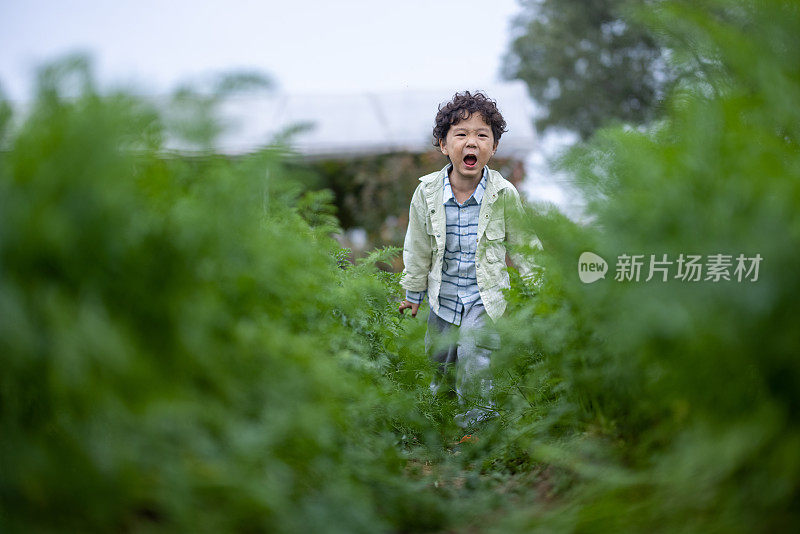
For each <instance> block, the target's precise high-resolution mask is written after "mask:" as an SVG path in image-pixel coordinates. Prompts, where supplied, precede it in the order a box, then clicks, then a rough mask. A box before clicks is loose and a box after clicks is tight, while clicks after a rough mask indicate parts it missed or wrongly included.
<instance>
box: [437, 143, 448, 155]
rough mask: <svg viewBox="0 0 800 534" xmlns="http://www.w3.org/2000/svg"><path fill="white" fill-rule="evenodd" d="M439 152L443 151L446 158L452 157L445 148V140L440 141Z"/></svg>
mask: <svg viewBox="0 0 800 534" xmlns="http://www.w3.org/2000/svg"><path fill="white" fill-rule="evenodd" d="M439 150H441V151H442V154H444V155H445V156H449V155H450V154H448V153H447V149H446V148H445V147H444V139H439Z"/></svg>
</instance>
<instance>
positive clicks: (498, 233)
mask: <svg viewBox="0 0 800 534" xmlns="http://www.w3.org/2000/svg"><path fill="white" fill-rule="evenodd" d="M485 237H486V239H485V243H486V261H488V262H489V263H499V262H505V260H506V247H505V237H506V221H505V219H502V218H501V219H492V220H491V221H489V224H488V225H486V233H485Z"/></svg>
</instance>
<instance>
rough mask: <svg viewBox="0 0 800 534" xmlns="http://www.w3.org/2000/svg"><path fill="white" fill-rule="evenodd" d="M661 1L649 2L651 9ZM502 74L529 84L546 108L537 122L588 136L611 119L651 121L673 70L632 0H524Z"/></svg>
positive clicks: (631, 121) (630, 121) (532, 93)
mask: <svg viewBox="0 0 800 534" xmlns="http://www.w3.org/2000/svg"><path fill="white" fill-rule="evenodd" d="M658 3H659V2H658V1H656V2H646V3H645V4H646V8H647V9H650V8H651V6H652V5H653V4H658ZM522 4H523V9H524V11H523V12H522V14H521V15H519V16H518V18H517V19H516V21H515V27H516V32H517V37H516V38H515V39H514V40H513V41H512V43H511V47H510V50H509V51H508V53H507V55H506V57H505V64H504V73H505V76H506V77H507V78H509V79H520V80H522V81H524V82H525V83H526V84H527V85H528V89H529V91H530V94H531V96H532V97H533V98H534V100H535V101H536V102H537V103H539V104H540V105H541V106H542V107H543V108H544V109H543V112H542V115H541V116H539V117H538V118H537V120H536V125H537V127H538V128H540V129H542V130H544V129H546V128H549V127H560V128H564V129H567V130H570V131H574V132H576V133H578V134H580V136H581V137H582V138H583V139H587V138H588V137H589V136H590V135H591V134H592V132H594V131H595V130H596V129H598V128H600V127H601V126H604V125H606V124H607V123H609V122H612V121H617V122H624V123H632V124H641V123H646V122H648V121H649V120H651V119H652V118H653V117H654V116H655V113H656V111H657V109H658V106H659V102H660V99H661V98H662V97H663V95H664V93H665V91H666V90H667V88H668V87H669V86H670V84H671V83H672V80H673V78H674V77H675V73H674V72H673V71H672V70H671V69H669V68H668V65H667V63H666V61H665V55H664V51H663V50H662V48H661V47H660V45H659V43H657V41H656V40H655V39H654V38H653V34H652V33H650V32H647V31H646V30H645V29H644V28H642V26H641V24H638V23H637V21H636V19H635V18H633V17H631V16H630V14H629V13H628V11H629V10H630V9H631V8H632V7H641V3H640V2H632V1H631V0H591V1H585V0H527V1H524V2H522Z"/></svg>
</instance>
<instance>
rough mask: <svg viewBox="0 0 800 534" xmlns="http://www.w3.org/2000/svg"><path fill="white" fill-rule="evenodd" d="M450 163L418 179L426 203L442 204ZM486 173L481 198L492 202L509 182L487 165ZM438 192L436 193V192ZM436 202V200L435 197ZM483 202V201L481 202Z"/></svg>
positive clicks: (432, 204)
mask: <svg viewBox="0 0 800 534" xmlns="http://www.w3.org/2000/svg"><path fill="white" fill-rule="evenodd" d="M449 166H450V165H449V164H448V165H445V166H444V167H442V169H441V170H440V171H439V172H433V173H431V174H426V175H425V176H423V177H422V178H420V179H419V180H420V181H421V182H422V183H423V184H425V198H426V199H427V200H428V205H431V206H435V205H440V204H442V190H443V188H444V176H445V174H446V173H447V168H448V167H449ZM487 170H488V173H487V175H486V191H484V192H483V198H484V200H485V201H486V202H487V203H490V204H491V203H493V202H494V201H495V200H496V199H497V193H499V192H500V191H502V190H503V189H507V188H508V187H510V184H509V183H508V182H507V181H506V180H503V179H502V176H500V173H499V172H497V171H493V170H492V169H489V168H488V167H487ZM437 193H438V194H437ZM437 196H438V197H439V198H438V202H437V198H436V197H437ZM481 204H483V202H481Z"/></svg>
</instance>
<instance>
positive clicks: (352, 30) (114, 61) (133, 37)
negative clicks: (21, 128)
mask: <svg viewBox="0 0 800 534" xmlns="http://www.w3.org/2000/svg"><path fill="white" fill-rule="evenodd" d="M519 11H520V7H519V6H518V5H517V3H516V1H515V0H493V1H492V2H487V1H486V0H405V1H398V0H394V1H391V2H389V1H376V0H339V1H334V2H326V1H322V0H319V1H312V0H281V1H261V2H258V1H244V0H226V1H218V0H210V1H209V0H205V1H200V2H198V1H188V0H172V1H169V0H161V1H154V0H137V1H127V0H119V1H107V0H106V1H100V0H60V1H55V0H51V1H45V0H0V84H2V86H3V88H4V90H5V92H6V93H7V94H8V96H10V97H12V98H14V99H24V98H25V97H26V96H27V95H29V94H30V88H31V81H32V79H33V76H34V72H35V67H36V66H37V65H39V64H41V63H42V61H45V60H49V59H52V58H54V57H57V56H59V55H63V54H65V53H68V52H73V51H87V52H89V53H90V54H91V56H92V57H93V59H94V64H95V67H96V72H97V75H98V77H99V78H100V79H101V81H102V82H103V83H109V82H113V83H125V84H133V85H135V86H136V88H137V89H138V90H139V91H143V92H147V93H156V94H157V93H164V92H167V91H168V90H169V89H170V88H172V87H174V86H175V85H176V83H178V82H180V81H185V80H191V79H197V78H198V77H200V76H202V75H203V74H206V73H210V72H222V71H230V70H235V69H241V68H243V69H255V70H258V71H262V72H265V73H268V74H270V75H271V76H272V77H273V78H274V79H275V81H277V83H278V86H279V88H280V89H281V90H282V91H285V92H289V93H353V92H364V91H402V90H405V89H439V88H441V89H443V90H445V91H446V92H449V91H451V90H457V89H470V88H471V89H477V88H481V87H484V86H487V85H491V84H492V83H497V82H498V81H500V74H499V70H500V65H501V58H502V56H503V54H504V53H505V50H506V49H507V47H508V42H509V40H510V22H511V18H512V17H513V16H514V15H515V14H516V13H518V12H519Z"/></svg>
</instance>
